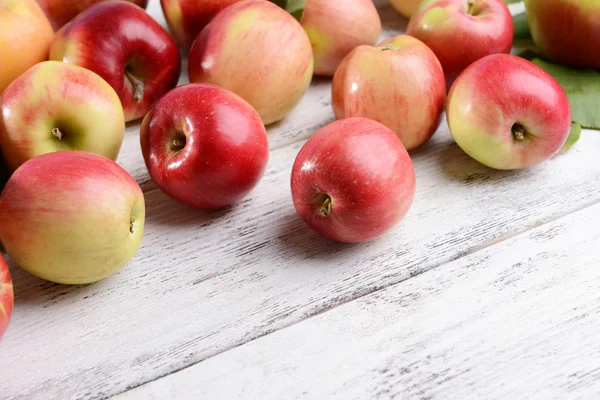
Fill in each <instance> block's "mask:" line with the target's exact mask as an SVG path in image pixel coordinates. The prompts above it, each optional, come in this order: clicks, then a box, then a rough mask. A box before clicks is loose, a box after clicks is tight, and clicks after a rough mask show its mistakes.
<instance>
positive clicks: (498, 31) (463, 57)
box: [406, 0, 514, 90]
mask: <svg viewBox="0 0 600 400" xmlns="http://www.w3.org/2000/svg"><path fill="white" fill-rule="evenodd" d="M406 33H407V34H409V35H411V36H414V37H416V38H417V39H419V40H421V41H422V42H423V43H425V44H426V45H427V46H428V47H429V48H430V49H431V50H433V52H434V53H435V55H436V56H437V58H438V59H439V60H440V63H441V64H442V68H443V69H444V73H445V76H446V88H447V89H448V90H449V89H450V86H452V83H453V82H454V80H455V79H456V77H457V76H458V75H459V74H460V73H461V72H462V71H463V70H464V69H465V68H466V67H468V66H469V65H470V64H471V63H473V62H475V61H477V60H478V59H480V58H482V57H485V56H488V55H491V54H498V53H502V54H507V53H509V52H510V50H511V47H512V43H513V35H514V25H513V20H512V15H511V13H510V10H509V8H508V6H507V5H506V3H505V2H504V0H468V1H465V0H424V1H422V2H421V3H420V5H419V8H418V10H417V12H416V14H415V15H414V16H413V17H412V18H411V19H410V22H409V24H408V27H407V28H406Z"/></svg>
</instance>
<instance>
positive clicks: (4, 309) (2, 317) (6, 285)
mask: <svg viewBox="0 0 600 400" xmlns="http://www.w3.org/2000/svg"><path fill="white" fill-rule="evenodd" d="M13 303H14V294H13V285H12V280H11V278H10V271H9V270H8V264H7V263H6V260H5V259H4V257H3V256H2V255H1V254H0V339H2V336H3V335H4V332H6V329H8V323H9V322H10V317H11V315H12V310H13Z"/></svg>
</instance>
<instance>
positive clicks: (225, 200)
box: [140, 83, 269, 209]
mask: <svg viewBox="0 0 600 400" xmlns="http://www.w3.org/2000/svg"><path fill="white" fill-rule="evenodd" d="M140 143H141V147H142V153H143V156H144V160H145V163H146V166H147V168H148V171H149V173H150V176H151V177H152V179H153V180H154V182H155V183H156V184H157V185H158V186H159V187H160V188H161V189H162V190H163V191H164V192H165V193H166V194H167V195H169V196H170V197H172V198H173V199H175V200H177V201H179V202H181V203H183V204H186V205H189V206H192V207H196V208H202V209H215V208H221V207H226V206H229V205H232V204H234V203H236V202H237V201H239V200H241V199H242V198H243V197H245V196H246V195H248V194H249V193H250V192H251V191H252V190H253V189H254V187H255V186H256V185H257V184H258V182H259V181H260V179H261V178H262V176H263V174H264V172H265V169H266V167H267V163H268V159H269V143H268V140H267V132H266V130H265V127H264V125H263V123H262V121H261V118H260V116H259V115H258V113H257V112H256V111H255V110H254V109H253V108H252V106H250V104H248V102H246V101H245V100H244V99H242V98H241V97H239V96H238V95H236V94H235V93H233V92H231V91H229V90H227V89H224V88H222V87H219V86H216V85H213V84H208V83H198V84H194V83H191V84H187V85H183V86H179V87H177V88H175V89H173V90H171V91H170V92H169V93H167V94H166V95H165V96H163V97H162V98H161V99H160V100H159V101H158V102H157V103H156V104H155V105H154V107H153V108H152V110H151V111H150V112H149V113H148V115H146V117H145V118H144V120H143V122H142V127H141V136H140Z"/></svg>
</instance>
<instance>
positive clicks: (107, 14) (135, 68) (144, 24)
mask: <svg viewBox="0 0 600 400" xmlns="http://www.w3.org/2000/svg"><path fill="white" fill-rule="evenodd" d="M50 58H51V59H53V60H59V61H64V62H67V63H72V64H76V65H79V66H81V67H84V68H87V69H90V70H92V71H94V72H96V73H97V74H98V75H100V76H101V77H102V78H104V79H105V80H106V81H107V82H108V83H109V84H110V85H111V86H112V87H113V88H114V89H115V91H116V92H117V94H118V95H119V98H120V100H121V103H122V106H123V110H124V113H125V120H126V121H127V122H129V121H133V120H137V119H139V118H142V117H143V116H144V115H145V114H146V113H147V112H148V110H149V109H150V107H151V106H152V104H153V103H154V102H155V101H156V100H158V99H159V98H160V97H161V96H162V95H163V94H165V93H166V92H167V91H169V90H170V89H172V88H174V87H175V86H176V85H177V82H178V80H179V74H180V71H181V60H180V54H179V49H178V48H177V44H176V43H175V41H174V40H173V38H172V37H171V35H169V33H168V32H167V31H166V30H165V29H164V28H163V27H162V26H160V25H159V24H158V22H156V21H155V20H154V19H153V18H152V17H151V16H150V15H148V14H147V13H146V12H145V11H144V10H143V9H142V8H140V7H138V6H136V5H135V4H132V3H128V2H125V1H122V0H118V1H107V2H102V3H98V4H96V5H93V6H91V7H89V8H88V9H86V10H85V11H84V12H82V13H81V14H79V15H78V16H77V17H76V18H75V19H73V20H72V21H71V22H70V23H68V24H67V25H65V26H64V27H62V28H61V29H60V30H59V31H58V32H57V33H56V37H55V39H54V42H53V43H52V46H51V48H50Z"/></svg>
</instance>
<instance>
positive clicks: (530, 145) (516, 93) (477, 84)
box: [446, 54, 571, 169]
mask: <svg viewBox="0 0 600 400" xmlns="http://www.w3.org/2000/svg"><path fill="white" fill-rule="evenodd" d="M446 116H447V119H448V126H449V127H450V132H451V133H452V136H453V137H454V139H455V140H456V143H457V144H458V145H459V146H460V147H461V148H462V149H463V150H464V151H465V152H466V153H467V154H469V155H470V156H471V157H473V158H474V159H476V160H477V161H479V162H480V163H482V164H484V165H487V166H488V167H491V168H496V169H521V168H526V167H530V166H533V165H535V164H539V163H541V162H543V161H545V160H547V159H549V158H550V157H552V156H553V155H555V154H556V153H557V152H558V151H560V149H561V148H562V147H563V145H564V144H565V142H566V140H567V138H568V136H569V132H570V129H571V108H570V105H569V100H568V98H567V96H566V94H565V91H564V90H563V89H562V87H561V86H560V85H559V84H558V82H556V80H555V79H554V78H553V77H552V76H550V75H549V74H548V73H546V72H545V71H544V70H543V69H541V68H540V67H538V66H537V65H535V64H534V63H532V62H530V61H527V60H525V59H523V58H520V57H517V56H513V55H510V54H495V55H490V56H487V57H484V58H482V59H480V60H478V61H476V62H474V63H473V64H471V65H470V66H469V67H467V69H466V70H465V71H464V72H463V73H462V74H461V75H460V76H459V77H458V79H457V80H456V81H455V82H454V84H453V85H452V87H451V89H450V93H449V94H448V104H447V112H446Z"/></svg>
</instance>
